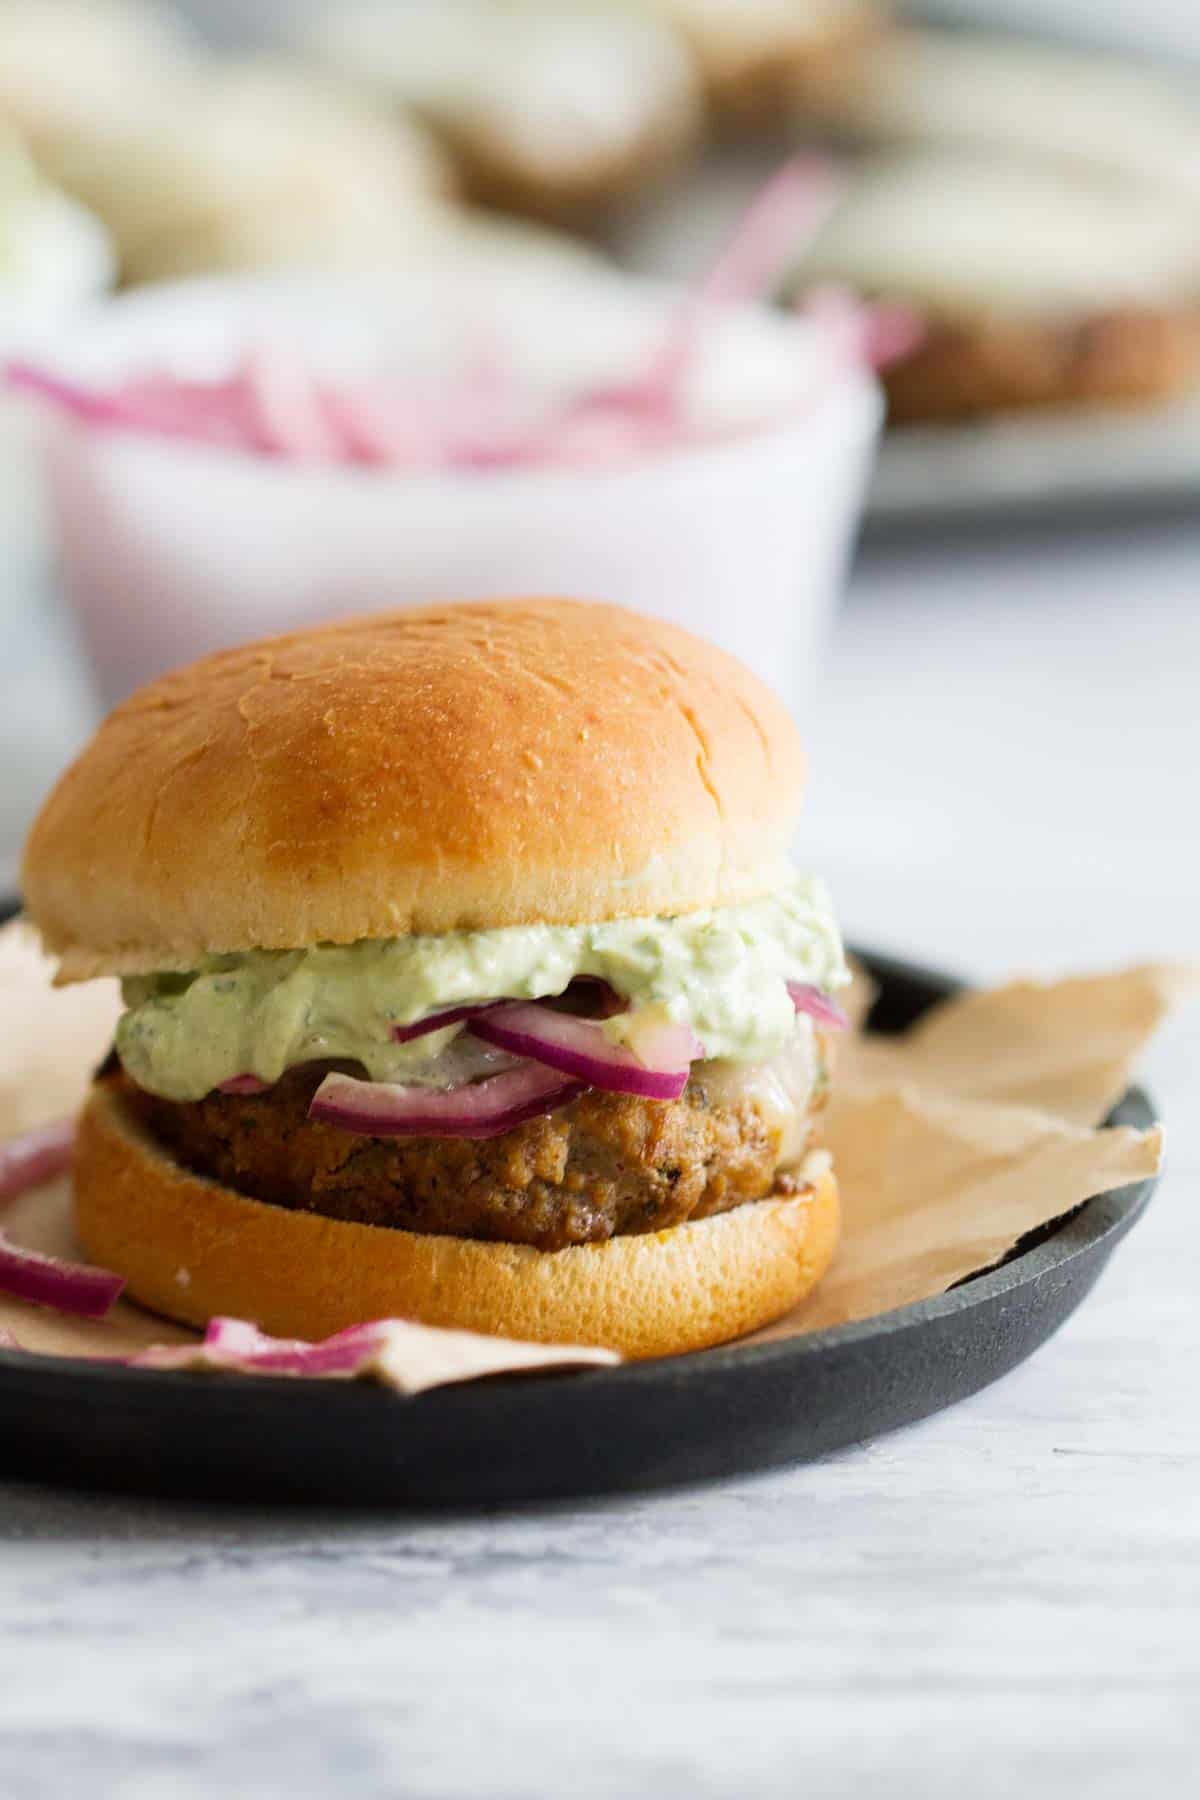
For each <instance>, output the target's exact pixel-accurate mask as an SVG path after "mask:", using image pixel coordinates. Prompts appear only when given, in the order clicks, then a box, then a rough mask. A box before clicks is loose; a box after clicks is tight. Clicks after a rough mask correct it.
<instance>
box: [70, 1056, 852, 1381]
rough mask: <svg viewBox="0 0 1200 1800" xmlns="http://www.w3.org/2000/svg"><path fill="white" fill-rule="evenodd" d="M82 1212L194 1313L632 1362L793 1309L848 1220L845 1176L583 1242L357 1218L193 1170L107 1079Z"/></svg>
mask: <svg viewBox="0 0 1200 1800" xmlns="http://www.w3.org/2000/svg"><path fill="white" fill-rule="evenodd" d="M75 1206H76V1226H77V1230H78V1233H79V1237H80V1239H81V1241H82V1243H83V1245H84V1247H85V1249H86V1250H87V1252H88V1254H89V1256H91V1257H92V1258H93V1259H94V1260H95V1261H96V1262H97V1263H99V1264H101V1265H103V1266H104V1267H105V1268H109V1269H115V1270H116V1271H117V1272H118V1273H119V1274H121V1275H123V1276H124V1277H125V1280H126V1283H127V1286H128V1292H129V1294H130V1295H131V1296H132V1298H133V1299H135V1300H138V1301H140V1302H141V1303H142V1304H143V1305H145V1306H148V1307H150V1308H151V1309H152V1310H153V1311H155V1312H159V1313H165V1314H166V1315H167V1316H168V1317H170V1318H173V1319H179V1320H181V1321H183V1323H185V1324H189V1325H197V1326H203V1325H204V1324H206V1323H207V1321H208V1320H209V1318H211V1317H214V1316H216V1315H220V1314H229V1315H232V1316H234V1317H237V1318H244V1319H252V1320H253V1321H254V1322H255V1323H256V1324H258V1325H259V1326H261V1327H262V1328H263V1329H264V1330H266V1331H269V1332H272V1333H275V1334H277V1335H279V1336H283V1337H299V1338H307V1339H315V1338H323V1337H327V1336H329V1335H330V1334H331V1333H333V1332H335V1331H340V1330H342V1329H343V1328H345V1327H346V1326H349V1325H354V1324H358V1323H361V1322H364V1321H367V1320H372V1319H381V1318H393V1317H402V1318H409V1319H417V1320H419V1321H420V1322H422V1323H423V1324H427V1325H442V1326H451V1327H456V1328H459V1329H463V1330H469V1331H482V1332H487V1333H490V1334H492V1335H494V1336H500V1337H514V1338H522V1339H525V1340H528V1341H531V1342H537V1343H573V1344H599V1345H603V1346H605V1347H607V1348H609V1349H613V1350H618V1351H620V1352H621V1354H622V1355H624V1356H628V1357H646V1356H662V1355H670V1354H672V1353H675V1352H678V1351H685V1350H699V1349H702V1348H704V1347H705V1346H706V1345H709V1344H717V1343H723V1342H725V1341H726V1340H728V1339H730V1338H735V1337H740V1336H741V1335H742V1334H743V1333H745V1332H748V1331H753V1330H755V1329H756V1328H757V1327H758V1326H761V1325H766V1324H768V1323H769V1322H770V1321H771V1320H773V1319H777V1318H780V1317H781V1316H782V1315H783V1314H784V1313H785V1312H787V1311H789V1309H790V1308H791V1307H793V1306H795V1305H797V1304H798V1303H799V1301H801V1300H802V1299H803V1298H804V1296H805V1295H806V1294H807V1293H808V1292H809V1291H810V1289H811V1288H813V1287H814V1286H815V1285H816V1283H817V1282H818V1281H819V1280H820V1278H821V1276H822V1275H823V1274H824V1273H825V1271H826V1269H827V1268H828V1266H829V1264H830V1261H831V1260H832V1257H833V1253H834V1250H835V1248H836V1244H837V1237H838V1225H839V1205H838V1191H837V1184H836V1181H835V1179H834V1177H833V1175H832V1174H831V1173H823V1174H821V1175H820V1176H819V1178H818V1179H817V1181H816V1182H815V1184H814V1186H813V1187H812V1188H811V1189H809V1190H808V1191H807V1192H806V1193H802V1194H800V1195H797V1196H796V1197H794V1198H788V1199H768V1200H758V1201H753V1202H751V1203H749V1204H748V1205H745V1206H738V1207H735V1208H734V1209H733V1210H732V1211H731V1212H726V1213H719V1214H717V1215H716V1216H714V1217H712V1218H707V1219H700V1220H697V1221H695V1222H693V1223H691V1224H687V1225H677V1226H675V1227H674V1228H673V1229H671V1230H669V1231H660V1232H653V1233H647V1234H646V1235H644V1236H636V1237H615V1238H610V1239H609V1240H608V1241H607V1242H606V1243H603V1244H587V1245H579V1246H574V1247H572V1248H570V1249H567V1250H554V1251H542V1250H533V1249H530V1248H528V1247H527V1246H525V1245H518V1244H494V1243H483V1242H480V1241H477V1240H475V1239H470V1238H453V1237H433V1236H430V1235H427V1234H425V1233H419V1232H411V1231H399V1230H394V1229H389V1228H387V1227H383V1226H376V1225H358V1224H351V1223H348V1222H347V1221H345V1220H342V1219H329V1218H325V1217H323V1216H322V1215H321V1214H318V1213H307V1212H298V1211H294V1210H292V1209H291V1208H288V1207H280V1206H271V1205H268V1204H266V1203H265V1202H263V1201H261V1200H252V1199H249V1198H247V1197H246V1196H244V1195H242V1194H239V1193H237V1192H235V1191H234V1190H233V1189H231V1188H227V1187H222V1186H220V1185H218V1184H217V1183H216V1182H213V1181H209V1180H207V1179H205V1178H204V1177H202V1176H198V1175H193V1174H190V1173H189V1172H188V1171H187V1170H185V1169H184V1168H182V1167H181V1166H180V1165H179V1164H178V1163H176V1162H174V1161H173V1160H172V1158H171V1157H170V1156H169V1155H168V1153H167V1152H166V1151H165V1150H164V1149H162V1148H161V1147H160V1146H158V1145H157V1144H156V1143H155V1142H154V1141H153V1140H152V1139H151V1138H150V1137H149V1136H148V1135H147V1134H146V1133H145V1132H144V1131H143V1130H142V1128H141V1127H140V1126H139V1125H138V1124H137V1123H136V1122H135V1121H134V1119H133V1118H132V1116H131V1114H130V1113H129V1112H128V1110H127V1109H126V1107H125V1106H124V1104H123V1102H122V1100H121V1096H120V1091H119V1089H117V1088H115V1087H114V1086H113V1085H111V1084H109V1085H102V1086H98V1087H96V1088H95V1089H93V1092H92V1095H91V1098H90V1099H89V1101H88V1104H87V1107H86V1108H85V1110H84V1114H83V1118H82V1120H81V1122H80V1130H79V1139H78V1144H77V1146H76V1152H75Z"/></svg>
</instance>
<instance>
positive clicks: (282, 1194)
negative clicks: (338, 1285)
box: [117, 1065, 820, 1250]
mask: <svg viewBox="0 0 1200 1800" xmlns="http://www.w3.org/2000/svg"><path fill="white" fill-rule="evenodd" d="M324 1072H325V1071H324V1070H323V1069H322V1068H320V1067H317V1066H314V1065H310V1066H308V1067H305V1068H302V1069H294V1070H292V1071H291V1072H290V1073H289V1074H287V1075H286V1076H284V1078H283V1080H282V1081H280V1082H278V1083H277V1084H276V1085H275V1086H274V1087H273V1088H271V1089H270V1090H268V1091H267V1092H266V1093H263V1094H253V1095H247V1094H241V1095H237V1094H221V1093H212V1094H209V1095H208V1096H207V1097H206V1098H205V1099H203V1100H198V1101H193V1102H187V1103H177V1102H174V1101H169V1100H161V1099H158V1098H157V1097H156V1096H154V1095H151V1094H146V1093H143V1092H142V1091H141V1090H140V1089H138V1088H136V1087H134V1086H133V1084H132V1083H130V1082H129V1081H128V1080H127V1078H125V1077H123V1076H121V1077H118V1078H117V1079H119V1080H121V1081H122V1082H123V1084H124V1088H125V1091H126V1092H127V1094H128V1096H129V1099H130V1103H131V1104H132V1105H133V1106H134V1107H135V1110H137V1111H138V1112H139V1114H140V1115H141V1117H142V1118H143V1119H144V1121H145V1122H146V1124H147V1125H148V1126H149V1128H150V1130H151V1131H152V1132H153V1133H154V1135H155V1136H156V1137H158V1138H159V1140H160V1141H161V1142H163V1143H164V1144H166V1145H168V1146H169V1147H170V1148H171V1150H172V1151H173V1152H174V1153H175V1155H176V1156H177V1157H178V1158H179V1160H180V1161H181V1162H183V1163H185V1164H186V1165H187V1166H188V1167H189V1168H190V1169H192V1170H194V1171H195V1172H196V1173H198V1174H202V1175H208V1176H210V1177H212V1178H213V1179H214V1180H216V1181H219V1182H221V1183H222V1184H223V1185H225V1186H228V1187H233V1188H237V1189H239V1190H240V1191H241V1192H242V1193H244V1194H250V1195H252V1196H254V1197H255V1198H257V1199H260V1200H267V1201H270V1202H271V1203H272V1204H274V1205H277V1206H289V1207H296V1208H302V1209H304V1210H306V1211H309V1212H317V1213H323V1214H325V1215H326V1216H327V1217H330V1218H336V1219H351V1220H355V1221H357V1222H359V1223H362V1224H368V1225H383V1226H398V1227H402V1228H403V1229H405V1230H408V1231H422V1232H431V1233H435V1234H439V1235H442V1236H450V1237H472V1238H484V1239H492V1240H497V1241H501V1242H504V1243H512V1244H531V1245H533V1246H535V1247H536V1248H538V1249H541V1250H558V1249H562V1248H564V1247H565V1246H567V1245H569V1244H589V1243H598V1242H601V1241H603V1240H604V1239H606V1238H610V1237H614V1236H618V1235H623V1234H629V1233H637V1232H648V1231H659V1230H662V1229H664V1228H665V1227H667V1226H671V1225H679V1224H682V1223H683V1222H684V1221H685V1220H688V1219H701V1218H706V1217H707V1216H708V1215H710V1214H712V1213H720V1212H726V1211H728V1210H729V1209H730V1208H731V1207H735V1206H741V1205H743V1204H744V1203H746V1202H748V1201H753V1200H761V1199H763V1198H764V1197H765V1196H766V1195H768V1194H770V1193H787V1192H795V1191H798V1189H799V1187H800V1186H801V1185H802V1183H801V1182H800V1181H799V1180H798V1178H796V1177H794V1176H788V1175H786V1174H783V1175H781V1174H780V1173H779V1172H778V1166H779V1162H780V1153H781V1127H780V1123H779V1119H778V1117H774V1116H772V1114H771V1112H770V1110H769V1109H768V1108H765V1107H764V1106H763V1105H762V1104H761V1103H760V1101H759V1100H757V1099H755V1098H753V1097H750V1096H742V1097H741V1098H739V1099H737V1100H736V1101H732V1102H731V1100H730V1099H729V1097H728V1095H727V1094H725V1093H724V1092H722V1094H721V1102H720V1103H718V1101H717V1099H716V1098H715V1097H714V1096H713V1095H710V1094H709V1093H708V1092H706V1088H705V1079H704V1073H703V1069H700V1070H698V1071H697V1074H696V1075H695V1076H694V1077H693V1079H692V1081H691V1082H690V1083H689V1084H688V1087H687V1088H686V1090H685V1091H684V1093H683V1095H682V1096H681V1098H680V1099H679V1100H677V1101H672V1102H664V1101H655V1100H641V1099H634V1098H632V1097H630V1096H627V1095H623V1094H605V1093H601V1092H599V1091H598V1090H596V1089H588V1090H587V1091H586V1092H584V1093H583V1094H581V1095H579V1096H578V1098H577V1099H575V1100H573V1101H572V1102H571V1103H570V1104H569V1105H568V1106H564V1107H562V1108H561V1109H560V1110H559V1111H557V1112H553V1113H550V1114H548V1115H547V1116H546V1117H544V1118H539V1119H532V1120H529V1121H528V1122H527V1123H525V1124H524V1125H518V1126H517V1127H516V1128H515V1129H514V1130H512V1131H509V1132H506V1133H504V1135H503V1136H501V1137H496V1138H488V1139H483V1140H479V1139H467V1138H373V1137H363V1136H360V1135H358V1134H356V1133H353V1132H349V1131H343V1130H341V1129H340V1128H338V1127H337V1126H334V1125H327V1124H323V1123H321V1122H319V1121H317V1120H313V1119H310V1118H308V1116H307V1113H308V1105H309V1102H310V1100H311V1099H312V1096H313V1093H314V1091H315V1089H316V1088H317V1086H318V1085H319V1083H320V1081H321V1078H322V1075H323V1074H324ZM818 1091H820V1090H818ZM819 1104H820V1100H819V1099H818V1100H817V1101H816V1102H814V1105H813V1111H812V1113H810V1114H809V1121H808V1131H807V1136H808V1139H809V1141H811V1139H812V1135H813V1118H814V1117H815V1113H816V1110H817V1108H818V1107H819ZM795 1154H796V1145H795V1142H794V1141H793V1143H792V1145H791V1146H790V1155H789V1161H793V1160H794V1158H795Z"/></svg>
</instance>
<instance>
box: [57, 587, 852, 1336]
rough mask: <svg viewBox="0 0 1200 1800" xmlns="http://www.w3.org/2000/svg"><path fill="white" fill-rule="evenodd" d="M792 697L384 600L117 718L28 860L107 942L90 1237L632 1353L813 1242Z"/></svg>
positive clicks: (826, 923) (718, 659) (267, 1304)
mask: <svg viewBox="0 0 1200 1800" xmlns="http://www.w3.org/2000/svg"><path fill="white" fill-rule="evenodd" d="M803 774H804V762H803V754H802V750H801V746H800V743H799V740H798V737H797V734H796V730H795V728H794V726H793V724H792V721H791V719H790V717H789V715H788V713H787V711H786V710H785V709H784V707H783V706H782V705H781V703H780V702H779V701H778V700H777V699H776V698H775V696H774V695H773V694H772V693H771V692H770V691H769V690H768V689H767V688H766V687H765V686H763V685H762V684H761V683H760V682H759V681H758V680H757V679H756V678H755V677H754V676H752V675H751V674H750V673H749V672H748V671H747V670H746V669H744V668H743V667H742V666H741V665H740V664H739V663H737V662H736V661H735V660H734V659H733V658H731V657H729V656H728V655H726V654H724V653H723V652H721V651H719V650H717V649H714V648H713V647H712V646H711V645H709V644H706V643H703V642H701V641H700V640H699V639H697V638H695V637H692V636H691V635H690V634H689V633H687V632H685V631H682V630H680V629H678V628H676V627H674V626H671V625H666V624H663V623H661V622H658V621H652V620H649V619H645V618H641V617H639V616H638V615H636V614H634V613H631V612H626V611H624V610H622V609H620V608H617V607H612V606H601V605H589V604H583V603H579V602H573V601H568V600H510V601H497V602H491V603H487V604H475V605H459V606H438V607H429V608H423V609H415V610H413V609H410V610H406V611H402V612H393V613H382V614H376V615H373V616H371V617H366V618H360V619H353V620H349V621H346V622H341V623H338V624H335V625H332V626H326V627H323V628H320V629H316V630H308V631H304V632H298V633H296V634H294V635H291V636H287V637H278V638H273V639H270V640H267V641H264V642H261V643H256V644H252V645H249V646H247V647H244V648H240V649H235V650H231V651H228V652H225V653H223V654H220V655H216V656H210V657H208V658H206V659H204V660H203V661H201V662H197V663H194V664H193V665H191V666H190V667H188V668H184V669H180V670H178V671H176V672H174V673H172V674H169V675H166V676H164V677H162V678H161V679H159V680H157V681H154V682H152V683H151V684H150V685H149V686H148V687H145V688H143V689H142V690H141V691H140V692H138V693H137V694H135V695H134V696H133V697H132V698H131V699H129V700H127V701H125V702H124V703H123V704H122V705H121V706H119V707H118V708H117V710H116V711H115V712H114V713H112V715H111V716H110V717H109V718H108V719H107V721H106V722H105V723H104V724H103V725H102V726H101V728H100V730H99V731H98V732H97V734H96V736H95V738H94V739H93V740H92V742H91V743H90V745H88V747H87V748H86V749H85V750H84V751H83V753H82V754H81V755H80V756H79V758H78V760H77V761H76V762H75V763H74V765H73V766H72V767H71V768H70V769H69V770H68V771H67V773H66V774H65V775H64V776H63V778H62V779H61V781H60V782H59V784H58V786H57V788H56V789H55V790H54V792H53V793H52V794H51V796H50V798H49V800H48V801H47V803H46V805H45V807H44V808H43V810H42V813H41V815H40V817H39V818H38V820H37V822H36V824H35V825H34V828H33V831H32V833H31V836H30V839H29V843H28V845H27V849H26V856H25V863H24V875H23V884H24V891H25V895H26V900H27V904H28V908H29V912H30V914H31V916H32V918H33V920H34V922H35V923H36V924H37V926H38V927H39V928H40V930H41V933H42V936H43V939H44V941H45V943H46V945H47V947H48V949H49V950H50V951H51V952H52V953H53V954H54V955H55V956H56V957H57V958H58V962H59V976H58V979H59V980H60V981H61V982H75V981H83V980H88V979H90V978H93V977H100V976H118V977H119V978H120V980H121V984H122V993H123V998H124V1007H125V1010H124V1012H123V1014H122V1016H121V1019H120V1021H119V1024H118V1027H117V1032H116V1041H115V1046H114V1053H113V1055H112V1056H110V1057H109V1058H108V1060H107V1062H106V1063H105V1064H104V1066H103V1067H102V1068H101V1069H100V1071H99V1072H98V1074H97V1077H96V1079H95V1081H94V1084H93V1086H92V1089H91V1092H90V1095H89V1097H88V1100H87V1103H86V1106H85V1108H84V1111H83V1115H82V1119H81V1122H80V1128H79V1136H78V1142H77V1149H76V1159H75V1172H74V1180H75V1206H76V1218H77V1227H78V1233H79V1237H80V1239H81V1241H82V1243H83V1245H84V1247H85V1249H86V1250H87V1252H88V1254H89V1255H90V1256H91V1257H92V1258H93V1259H94V1260H95V1261H96V1262H98V1263H101V1264H103V1265H105V1266H106V1267H108V1268H110V1269H114V1270H116V1271H117V1272H118V1273H119V1274H121V1275H122V1276H124V1278H125V1280H126V1283H127V1286H128V1290H129V1292H130V1293H131V1295H132V1296H133V1297H134V1298H135V1299H137V1300H138V1301H140V1302H142V1303H143V1304H144V1305H145V1306H147V1307H149V1308H151V1309H153V1310H154V1311H156V1312H158V1313H162V1314H166V1315H167V1316H169V1317H171V1318H174V1319H178V1320H181V1321H184V1322H186V1323H188V1324H192V1325H203V1324H204V1323H205V1322H206V1321H207V1320H208V1319H209V1318H210V1317H211V1316H213V1315H215V1314H231V1315H235V1316H237V1317H241V1318H245V1319H249V1320H253V1321H254V1322H255V1323H256V1324H258V1325H260V1326H261V1327H263V1328H264V1329H265V1330H267V1331H270V1332H273V1333H277V1334H280V1335H283V1336H289V1337H299V1338H309V1339H312V1338H319V1337H324V1336H326V1335H328V1334H330V1333H333V1332H335V1331H338V1330H341V1329H343V1328H344V1327H347V1326H349V1325H352V1324H355V1323H358V1322H362V1321H366V1320H373V1319H378V1318H385V1317H398V1316H403V1317H408V1318H412V1319H418V1320H421V1321H423V1322H425V1323H428V1324H432V1325H439V1326H451V1327H459V1328H465V1329H470V1330H474V1331H481V1332H488V1333H494V1334H500V1335H503V1336H508V1337H516V1338H525V1339H532V1340H541V1341H548V1342H567V1343H579V1344H601V1345H606V1346H609V1347H612V1348H614V1349H616V1350H618V1351H620V1352H622V1353H624V1354H625V1355H627V1356H652V1355H658V1354H662V1353H667V1352H672V1351H682V1350H688V1349H693V1348H698V1347H700V1346H703V1345H708V1344H713V1343H717V1342H720V1341H722V1340H725V1339H729V1338H732V1337H736V1336H738V1335H740V1334H742V1333H744V1332H747V1331H749V1330H751V1329H753V1328H755V1327H757V1326H761V1325H763V1324H765V1323H766V1322H768V1321H770V1320H772V1319H774V1318H776V1317H778V1316H780V1315H781V1314H783V1313H784V1312H786V1311H787V1310H788V1309H790V1308H791V1307H793V1306H794V1305H795V1304H796V1303H797V1302H798V1301H799V1300H801V1299H802V1298H803V1296H804V1295H805V1294H806V1293H807V1292H808V1291H809V1290H810V1289H811V1288H812V1286H813V1285H814V1283H816V1282H817V1281H818V1280H819V1279H820V1277H821V1275H822V1274H823V1273H824V1271H825V1269H826V1268H827V1266H828V1264H829V1261H830V1258H831V1256H832V1254H833V1250H834V1246H835V1243H836V1239H837V1231H838V1194H837V1186H836V1183H835V1180H834V1176H833V1172H832V1169H831V1166H830V1159H829V1156H828V1154H827V1153H826V1152H824V1151H823V1150H822V1148H821V1142H820V1119H821V1111H822V1106H823V1104H824V1101H825V1096H826V1092H827V1087H828V1079H829V1061H830V1048H831V1042H832V1033H833V1031H834V1029H835V1028H836V1026H837V1024H838V1022H839V1018H840V1015H839V1013H838V1009H837V1006H836V1002H835V1001H834V1000H833V998H832V994H833V991H834V990H835V989H836V988H837V987H838V986H839V984H841V983H842V982H844V981H845V980H846V971H845V965H844V960H843V955H842V948H841V944H840V941H839V938H838V933H837V928H836V926H835V924H834V920H833V917H832V914H831V910H830V905H829V901H828V898H827V896H826V893H825V891H824V889H823V888H822V887H821V885H820V884H819V883H818V882H816V881H814V880H811V879H807V878H805V877H804V876H802V875H800V874H798V873H797V872H796V870H795V869H794V868H793V867H792V866H791V864H790V862H789V854H788V853H789V844H790V841H791V838H792V835H793V831H794V827H795V823H796V817H797V813H798V810H799V805H800V799H801V789H802V782H803Z"/></svg>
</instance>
